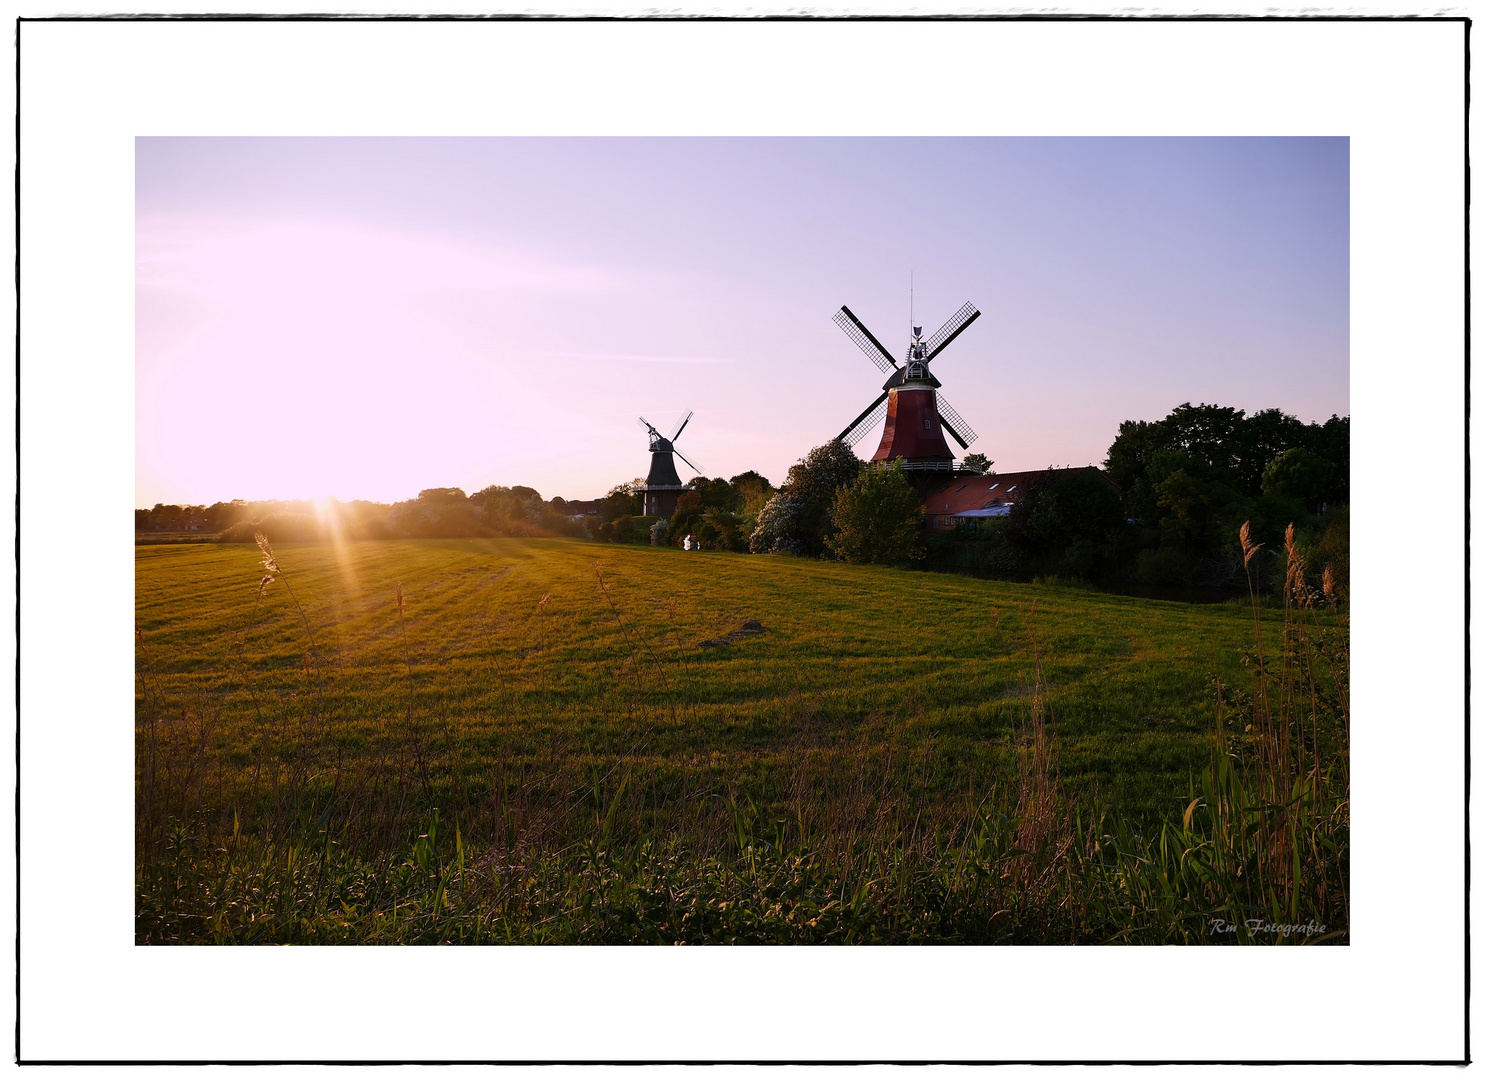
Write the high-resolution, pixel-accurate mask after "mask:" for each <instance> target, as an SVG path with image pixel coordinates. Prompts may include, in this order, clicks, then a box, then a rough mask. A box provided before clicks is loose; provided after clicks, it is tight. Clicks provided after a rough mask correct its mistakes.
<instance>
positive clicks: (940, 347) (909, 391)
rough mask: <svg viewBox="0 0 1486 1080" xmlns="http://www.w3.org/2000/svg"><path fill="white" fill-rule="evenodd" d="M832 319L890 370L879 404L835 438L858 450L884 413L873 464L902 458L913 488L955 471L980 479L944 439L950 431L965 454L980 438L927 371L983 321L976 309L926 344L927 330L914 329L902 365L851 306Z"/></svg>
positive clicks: (958, 316) (947, 325)
mask: <svg viewBox="0 0 1486 1080" xmlns="http://www.w3.org/2000/svg"><path fill="white" fill-rule="evenodd" d="M833 318H834V321H835V323H836V325H837V326H839V327H841V329H842V330H844V331H846V336H847V337H849V338H851V340H852V341H854V342H856V344H857V347H858V348H859V349H861V350H862V352H864V353H866V354H867V359H868V360H871V361H872V362H873V363H874V364H876V365H877V368H878V370H879V371H884V372H885V371H891V372H892V374H891V375H889V376H888V380H887V382H885V383H883V384H882V394H881V395H880V396H879V397H878V398H877V400H876V401H874V402H872V404H871V405H868V406H867V407H866V408H865V409H863V410H862V412H861V415H859V416H858V417H857V418H856V419H855V420H853V421H852V422H851V423H850V424H848V425H846V430H845V431H843V432H841V434H840V435H838V436H836V437H837V438H838V439H840V440H841V441H843V442H844V443H846V444H847V445H848V446H855V445H856V444H857V443H858V442H860V441H861V439H862V437H863V436H864V435H866V434H867V432H869V431H871V430H872V428H873V427H875V426H876V424H877V421H878V420H881V419H882V418H883V417H884V415H885V416H886V417H887V423H886V424H885V425H884V426H883V429H882V441H881V442H879V443H878V444H877V452H876V453H875V454H873V455H872V460H873V461H892V460H893V459H895V458H903V459H904V463H903V467H904V468H905V469H906V470H908V472H909V475H910V479H912V480H913V482H914V486H916V487H919V488H921V489H927V487H928V486H931V485H932V484H933V483H934V482H936V481H939V480H943V479H944V477H945V474H949V473H953V472H956V471H960V472H972V473H976V474H977V475H978V474H979V470H978V469H974V468H971V467H967V466H964V465H959V466H956V465H955V463H954V454H952V453H951V452H950V449H949V444H948V443H946V442H945V441H944V433H945V432H948V433H949V435H950V437H951V438H952V439H954V441H955V442H957V443H959V444H960V448H961V449H963V450H968V449H970V444H971V443H973V442H974V441H975V439H976V434H975V432H974V431H972V430H971V429H970V425H969V424H967V423H965V421H964V420H962V419H960V414H959V413H957V412H955V410H954V409H953V408H951V407H950V404H949V402H947V401H945V400H944V397H943V395H941V394H940V393H939V387H940V385H941V383H940V382H939V380H938V379H936V378H935V377H934V376H933V374H932V373H931V372H930V371H929V362H930V361H932V360H933V359H934V357H936V356H938V355H939V354H940V353H942V352H943V351H944V348H945V346H946V345H948V344H949V343H950V342H951V341H953V340H954V339H955V338H957V337H959V336H960V334H962V333H963V332H964V330H965V328H966V327H967V326H969V325H970V324H971V323H973V322H974V321H975V320H976V319H978V318H980V312H979V311H977V310H976V309H975V305H974V304H968V303H967V304H966V305H965V306H964V307H962V308H960V310H959V311H957V312H955V313H954V314H953V315H952V316H950V319H949V322H947V323H945V324H944V325H943V326H941V327H940V328H939V330H938V331H937V332H935V333H934V335H933V336H932V337H930V338H929V339H928V340H924V337H923V327H921V326H915V327H914V328H913V340H912V341H910V342H909V343H908V352H907V353H906V355H905V356H904V357H903V365H902V366H901V367H900V366H899V365H898V362H897V361H896V360H894V359H893V358H892V355H891V354H890V353H889V352H888V351H887V349H885V348H883V345H882V342H880V341H878V340H877V338H875V337H873V336H872V331H870V330H868V329H867V328H866V327H865V326H863V325H862V321H861V320H860V319H858V318H857V317H856V316H855V315H853V314H852V313H851V309H850V308H849V307H846V306H845V305H844V304H843V305H842V307H841V310H840V311H838V312H836V314H835V316H833Z"/></svg>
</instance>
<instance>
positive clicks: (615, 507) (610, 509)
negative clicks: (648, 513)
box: [602, 480, 645, 521]
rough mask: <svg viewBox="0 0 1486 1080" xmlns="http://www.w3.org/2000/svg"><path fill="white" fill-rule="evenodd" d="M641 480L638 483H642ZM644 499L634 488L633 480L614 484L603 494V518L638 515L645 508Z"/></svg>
mask: <svg viewBox="0 0 1486 1080" xmlns="http://www.w3.org/2000/svg"><path fill="white" fill-rule="evenodd" d="M644 482H645V481H643V480H641V481H639V483H642V484H643V483H644ZM644 503H645V500H644V499H643V498H642V497H641V495H640V493H639V492H638V491H636V490H635V481H631V482H630V483H627V484H615V485H614V486H613V487H611V488H610V489H609V493H608V494H607V495H605V496H604V505H603V510H602V514H603V518H604V520H605V521H618V520H619V519H620V518H622V517H625V516H627V515H628V516H635V517H638V516H639V515H640V513H641V512H642V511H643V510H644V509H645V505H644Z"/></svg>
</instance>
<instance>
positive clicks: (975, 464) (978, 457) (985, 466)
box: [965, 454, 996, 475]
mask: <svg viewBox="0 0 1486 1080" xmlns="http://www.w3.org/2000/svg"><path fill="white" fill-rule="evenodd" d="M965 464H966V465H969V466H970V467H971V468H972V469H979V470H980V471H981V474H982V475H985V474H986V473H989V472H990V471H991V466H992V465H994V464H996V463H995V462H994V461H992V460H991V459H990V458H988V457H986V456H985V455H984V454H966V455H965Z"/></svg>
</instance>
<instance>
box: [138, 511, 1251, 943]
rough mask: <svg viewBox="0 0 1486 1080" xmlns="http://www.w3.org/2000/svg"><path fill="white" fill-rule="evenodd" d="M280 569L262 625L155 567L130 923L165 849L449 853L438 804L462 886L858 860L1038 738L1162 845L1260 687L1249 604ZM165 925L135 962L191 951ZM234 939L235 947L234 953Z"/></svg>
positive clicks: (979, 792) (712, 572)
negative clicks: (861, 851)
mask: <svg viewBox="0 0 1486 1080" xmlns="http://www.w3.org/2000/svg"><path fill="white" fill-rule="evenodd" d="M276 553H277V558H278V562H279V564H280V565H281V566H282V567H283V571H284V573H283V575H282V576H280V577H279V578H278V579H277V580H275V581H273V582H272V583H271V584H269V585H267V586H266V588H265V589H264V591H263V595H262V596H261V598H260V596H259V578H260V575H261V574H262V572H263V570H262V566H261V564H260V553H259V551H258V549H257V548H255V547H253V546H251V545H200V544H191V545H181V546H171V545H159V546H146V547H139V548H137V549H136V610H137V621H138V628H139V636H138V642H139V644H138V657H139V665H138V666H139V672H140V678H139V680H138V682H137V687H138V697H137V718H138V728H137V745H138V747H139V776H140V792H141V794H140V799H141V803H140V812H139V814H140V821H141V834H140V835H141V839H140V852H141V855H140V864H141V874H142V878H141V882H142V883H141V892H142V895H143V894H145V893H148V892H150V890H151V888H152V886H150V885H148V883H147V881H146V878H147V877H148V874H147V873H146V871H147V870H148V868H149V867H151V866H156V865H158V864H159V860H160V859H161V858H163V857H164V856H162V855H161V854H160V853H161V852H166V851H167V850H168V851H173V852H174V853H175V854H174V855H173V856H172V857H173V858H175V859H176V860H179V859H180V858H182V857H183V856H182V855H181V850H184V849H183V848H182V847H181V845H183V844H191V843H197V842H199V841H200V837H202V836H208V835H213V836H222V835H226V834H227V833H228V832H229V831H230V832H231V835H232V836H234V837H241V836H253V835H261V836H262V837H263V841H262V842H263V843H267V844H271V843H273V842H275V836H276V834H282V833H283V832H284V830H285V828H286V825H285V823H286V821H292V822H294V823H295V825H294V828H295V829H298V830H299V832H298V833H296V835H308V834H307V833H305V831H304V830H305V829H307V828H309V829H313V828H319V829H321V830H322V831H323V830H326V829H333V828H340V830H341V832H340V833H338V834H337V835H339V836H340V838H341V839H340V840H338V841H337V843H338V844H340V845H341V846H342V847H345V848H346V849H348V850H349V848H350V847H354V846H355V838H358V837H359V838H362V840H363V841H364V840H365V838H367V837H370V836H372V835H373V833H374V832H375V830H376V828H383V829H390V830H392V831H393V832H396V831H397V830H398V829H402V830H403V833H405V834H406V835H408V836H410V837H411V836H414V835H415V834H416V835H417V836H418V837H419V838H420V842H425V843H426V844H436V843H437V842H438V829H437V826H436V825H435V826H434V827H433V829H432V830H431V831H432V832H433V833H434V839H433V840H429V839H428V834H429V832H430V829H429V827H428V822H429V821H435V820H439V819H436V818H430V817H429V815H430V814H431V813H432V811H433V808H435V807H437V808H438V810H439V813H440V814H442V821H443V822H444V823H445V838H446V841H447V840H448V829H449V828H450V827H451V826H450V825H449V823H450V822H451V821H452V822H454V823H455V826H457V835H456V837H455V838H454V839H453V841H452V842H453V844H454V846H455V848H456V849H457V852H455V854H457V856H458V859H459V860H460V866H461V867H463V865H464V862H463V860H464V859H465V857H466V851H467V850H468V851H476V850H478V851H482V852H495V851H496V850H497V849H499V850H500V851H502V852H505V856H501V857H509V856H510V853H511V852H513V851H516V850H518V849H521V850H526V849H531V850H543V851H550V850H561V849H563V845H572V844H576V843H579V842H580V840H583V839H584V838H585V837H587V838H590V839H591V838H592V836H595V835H597V836H600V837H611V836H620V835H626V834H627V835H628V837H629V839H631V840H636V839H637V838H638V837H640V836H642V835H643V836H645V837H648V838H650V839H652V840H653V841H654V842H655V843H656V844H657V845H662V844H664V843H671V844H675V843H677V842H684V843H686V844H689V845H691V849H692V850H696V851H701V852H704V853H710V854H712V855H715V854H717V853H718V852H720V851H721V850H722V848H723V847H724V846H729V845H730V846H731V848H732V849H735V854H736V850H742V849H747V848H749V847H750V845H749V843H748V842H747V837H746V836H745V835H744V830H745V827H746V829H747V830H755V831H757V830H763V831H767V830H768V829H770V828H772V829H773V830H774V831H775V835H776V836H782V833H781V832H780V830H781V829H783V828H784V827H785V824H786V823H787V824H788V826H789V828H792V829H795V830H796V831H797V833H798V835H800V836H804V835H808V834H812V833H813V834H815V835H820V834H821V833H823V832H827V833H830V834H832V836H833V837H834V838H835V840H836V841H837V842H838V846H840V847H842V848H843V849H847V848H850V847H851V842H852V836H854V835H856V834H857V833H860V832H865V831H872V830H873V829H876V830H877V831H878V832H879V833H880V832H882V830H883V828H884V827H885V826H884V824H883V823H884V822H885V821H887V820H888V819H891V822H892V823H893V828H894V829H896V833H895V834H894V835H897V836H904V835H909V833H908V830H909V829H910V827H911V829H912V830H913V832H912V836H915V837H917V836H933V835H938V834H941V833H942V834H944V835H948V834H949V833H952V832H954V831H955V830H957V829H962V828H963V826H964V823H965V822H966V821H967V820H969V819H970V818H971V817H973V816H974V814H975V813H977V808H984V807H985V806H986V805H987V799H988V797H989V796H990V795H991V793H992V792H993V791H995V790H998V789H1002V790H1004V789H1006V788H1007V786H1008V785H1012V784H1014V783H1015V782H1016V779H1017V777H1018V775H1019V770H1020V772H1021V773H1023V774H1024V773H1025V770H1026V761H1025V760H1024V757H1025V755H1022V756H1021V757H1019V753H1020V750H1022V749H1025V747H1026V746H1027V745H1028V743H1027V740H1026V738H1025V735H1026V732H1027V730H1028V723H1029V718H1030V717H1031V716H1032V714H1033V712H1034V711H1035V712H1036V713H1037V721H1038V723H1039V724H1040V723H1042V721H1043V720H1045V721H1046V724H1047V731H1048V737H1049V739H1050V740H1051V742H1050V745H1051V746H1052V747H1053V748H1055V751H1056V761H1057V770H1058V772H1059V773H1060V777H1059V780H1058V783H1059V784H1060V785H1061V786H1062V788H1063V789H1064V790H1065V791H1066V792H1068V793H1069V796H1068V797H1069V800H1070V802H1069V804H1068V805H1072V804H1073V803H1077V804H1078V805H1079V806H1082V807H1085V808H1087V809H1088V812H1089V813H1093V812H1094V811H1095V809H1096V808H1113V809H1114V810H1116V811H1118V812H1119V813H1120V814H1122V815H1124V816H1125V818H1126V819H1127V820H1129V821H1133V822H1137V823H1139V822H1152V823H1154V822H1156V821H1158V820H1160V819H1162V818H1164V817H1169V816H1170V815H1172V814H1173V813H1175V814H1177V815H1180V814H1181V811H1182V808H1183V806H1185V805H1186V804H1187V803H1188V801H1189V797H1190V795H1191V791H1192V788H1193V778H1194V776H1195V775H1196V774H1198V773H1199V772H1201V771H1202V770H1203V769H1204V768H1205V767H1206V766H1207V764H1208V762H1209V760H1210V758H1211V754H1212V747H1213V732H1214V727H1215V722H1216V707H1217V706H1216V702H1217V693H1216V690H1215V682H1214V680H1215V679H1219V678H1220V679H1221V680H1222V681H1223V682H1225V683H1226V684H1228V685H1246V684H1247V683H1248V681H1249V676H1248V675H1247V674H1246V673H1245V669H1244V666H1243V652H1244V649H1245V648H1246V647H1252V645H1253V643H1254V635H1255V616H1254V614H1253V613H1252V612H1251V611H1250V609H1249V608H1248V607H1247V606H1243V607H1240V606H1236V605H1231V604H1217V605H1202V606H1199V605H1186V604H1180V603H1172V602H1163V601H1155V600H1144V599H1135V598H1127V597H1119V596H1112V595H1106V594H1099V593H1094V592H1088V591H1083V590H1079V589H1074V588H1067V587H1045V586H1038V585H1016V584H1006V583H1000V582H991V581H983V580H975V579H969V578H960V577H953V576H947V575H938V574H927V573H914V572H903V571H893V570H888V569H883V568H876V567H850V566H845V565H839V564H833V563H823V562H809V561H804V560H796V559H792V558H785V557H761V556H743V555H731V554H726V553H716V552H702V553H686V552H681V551H677V550H673V549H650V548H642V547H630V546H624V545H604V544H593V543H584V542H577V541H565V540H514V539H509V540H448V541H421V542H419V541H408V542H399V541H365V542H355V543H349V544H345V545H342V546H339V547H336V546H332V545H310V544H305V545H295V544H284V545H280V546H277V548H276ZM399 585H400V587H401V595H402V604H401V610H400V606H399ZM291 590H292V595H291ZM1034 601H1035V604H1036V607H1035V612H1034V609H1033V603H1034ZM1262 619H1263V620H1265V622H1266V625H1268V626H1269V627H1270V629H1269V630H1267V631H1266V633H1273V634H1276V635H1278V634H1279V625H1280V616H1279V614H1278V613H1275V612H1266V613H1265V614H1263V615H1262ZM1039 667H1040V672H1041V676H1040V679H1039V677H1038V674H1037V673H1038V670H1039ZM1189 816H1190V815H1189ZM337 823H338V824H337ZM910 823H911V826H910ZM374 826H375V827H374ZM172 828H173V829H175V830H176V832H175V833H173V834H172V833H170V830H171V829H172ZM183 828H185V829H187V831H190V832H191V833H192V835H193V836H195V837H196V839H183V838H182V834H181V832H180V830H182V829H183ZM420 829H422V830H423V831H421V832H420V831H419V830H420ZM326 835H328V834H326ZM172 836H173V837H174V838H173V839H172V838H171V837H172ZM322 843H323V844H326V845H328V844H329V843H330V841H328V840H323V841H322ZM172 845H174V846H172ZM365 848H366V844H365V843H363V849H365ZM450 850H451V851H453V850H454V849H450ZM449 857H450V858H453V857H454V855H453V854H451V855H450V856H449ZM491 858H492V859H494V860H495V862H499V861H500V858H499V857H496V856H494V855H492V856H491ZM280 861H282V859H280ZM528 861H530V860H528ZM417 862H418V860H417V859H416V858H413V859H412V862H411V863H410V864H409V865H413V864H416V863H417ZM325 865H326V856H323V855H322V856H321V862H320V868H321V875H322V879H323V874H324V867H325ZM441 880H442V879H441ZM440 888H442V886H441V887H440ZM161 902H162V903H164V901H161ZM202 902H206V901H202ZM151 903H153V901H151ZM224 903H225V901H224ZM165 906H166V907H167V908H168V907H169V906H170V904H168V903H166V904H165ZM437 906H438V904H435V907H437ZM145 908H150V910H151V911H154V914H152V915H150V917H149V918H150V920H153V921H150V923H149V925H150V927H152V928H154V929H150V930H148V931H147V930H146V929H144V928H143V922H142V929H141V940H184V939H187V938H191V937H192V935H191V934H189V933H184V934H177V932H176V931H171V932H165V931H163V930H160V929H159V927H161V926H164V925H166V924H167V923H171V918H172V916H170V914H169V912H163V909H162V910H161V911H155V910H154V908H151V907H150V904H146V903H144V902H143V901H142V912H143V911H144V910H145ZM348 910H349V909H348ZM162 912H163V913H162ZM199 914H200V913H199ZM217 915H218V916H221V915H222V913H221V912H220V911H219V912H217ZM202 918H205V915H204V914H202ZM142 919H144V916H143V914H142ZM177 921H178V920H177ZM207 921H208V922H210V920H207ZM229 923H231V919H230V918H227V919H226V921H224V918H223V917H219V918H217V919H216V921H215V922H212V923H211V925H212V926H214V927H216V930H215V931H214V932H216V933H217V934H218V937H217V939H218V940H240V939H241V938H239V937H234V936H232V935H231V934H229V936H228V938H226V939H224V938H222V937H221V934H222V932H223V927H224V926H227V925H228V924H229ZM352 924H354V925H357V926H360V927H361V929H357V930H355V931H353V932H352V933H354V934H356V935H360V936H359V937H356V940H368V939H375V938H376V934H375V933H369V932H368V931H366V930H365V927H364V926H363V925H362V924H361V923H358V922H357V921H356V919H355V918H353V919H351V921H350V923H348V924H347V925H352ZM172 925H174V924H172ZM193 925H195V924H193ZM200 925H205V923H202V924H200ZM278 925H279V929H278V930H276V931H275V932H274V935H272V936H275V937H276V938H283V937H284V935H285V933H286V931H285V930H284V928H283V926H284V924H282V923H281V924H278ZM178 929H179V928H178V927H177V930H178ZM234 933H235V931H234ZM505 933H506V934H507V936H509V934H510V928H509V926H508V927H507V928H506V930H505ZM173 934H174V935H176V936H172V935H173ZM306 934H307V939H310V940H322V939H335V938H334V935H331V936H330V938H326V937H325V936H324V935H323V934H319V933H318V932H314V933H311V932H306ZM393 936H394V937H395V935H393ZM288 937H289V939H296V938H295V934H294V933H292V932H289V933H288ZM476 937H477V938H478V937H479V935H478V934H477V935H476ZM195 939H206V940H210V939H211V938H209V937H208V938H200V937H198V938H195ZM248 939H254V938H253V937H252V935H249V937H248ZM341 939H344V938H341ZM895 940H896V939H895Z"/></svg>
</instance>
